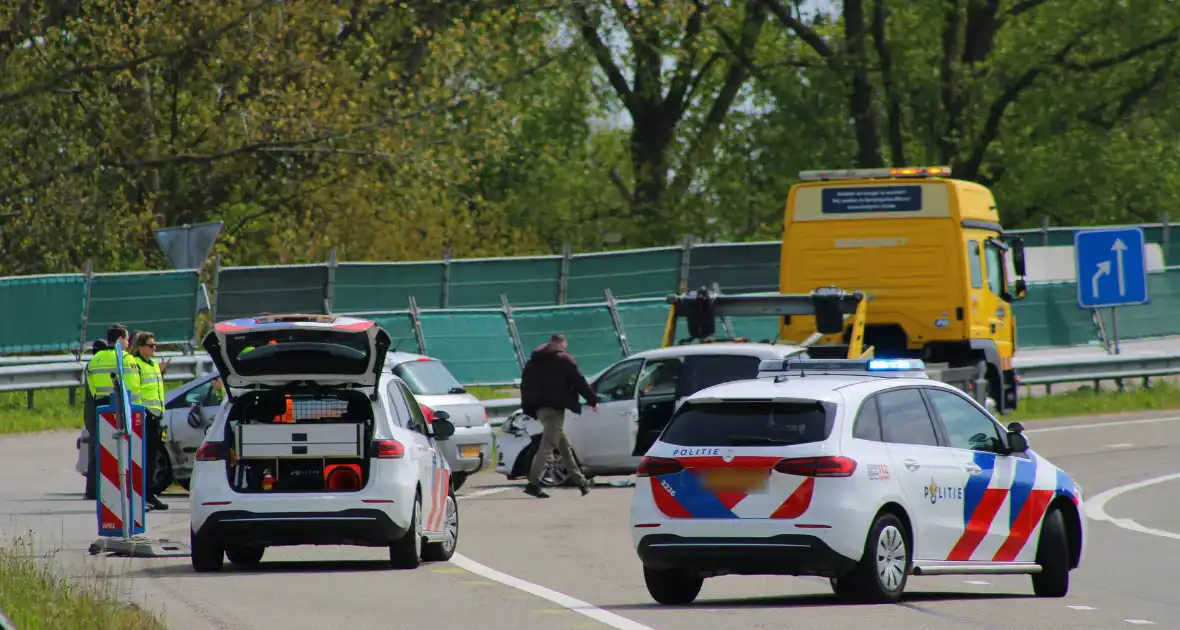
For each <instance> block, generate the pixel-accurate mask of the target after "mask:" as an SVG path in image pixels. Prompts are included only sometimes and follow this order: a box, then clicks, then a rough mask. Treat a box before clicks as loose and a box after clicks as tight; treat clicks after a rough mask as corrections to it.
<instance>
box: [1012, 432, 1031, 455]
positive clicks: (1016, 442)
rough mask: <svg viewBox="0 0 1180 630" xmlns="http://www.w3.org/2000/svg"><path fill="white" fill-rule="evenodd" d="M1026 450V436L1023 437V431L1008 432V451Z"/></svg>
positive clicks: (1019, 451) (1020, 451) (1022, 451)
mask: <svg viewBox="0 0 1180 630" xmlns="http://www.w3.org/2000/svg"><path fill="white" fill-rule="evenodd" d="M1027 450H1028V438H1026V437H1024V434H1023V433H1009V434H1008V452H1009V453H1024V452H1025V451H1027Z"/></svg>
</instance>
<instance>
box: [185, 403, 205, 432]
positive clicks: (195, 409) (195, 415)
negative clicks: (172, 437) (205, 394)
mask: <svg viewBox="0 0 1180 630" xmlns="http://www.w3.org/2000/svg"><path fill="white" fill-rule="evenodd" d="M186 421H187V422H188V425H189V426H190V427H192V428H194V429H200V428H201V427H203V426H205V416H203V415H201V405H200V404H198V403H193V405H192V406H191V407H189V408H188V418H186Z"/></svg>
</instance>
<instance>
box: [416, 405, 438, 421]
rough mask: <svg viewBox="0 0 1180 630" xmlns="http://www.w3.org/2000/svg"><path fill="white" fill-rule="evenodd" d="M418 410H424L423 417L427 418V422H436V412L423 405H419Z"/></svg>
mask: <svg viewBox="0 0 1180 630" xmlns="http://www.w3.org/2000/svg"><path fill="white" fill-rule="evenodd" d="M418 408H419V409H421V410H422V415H424V416H426V421H427V422H434V410H433V409H431V408H430V407H427V406H426V405H423V404H422V403H418Z"/></svg>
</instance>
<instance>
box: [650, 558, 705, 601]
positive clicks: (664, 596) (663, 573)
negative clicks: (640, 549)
mask: <svg viewBox="0 0 1180 630" xmlns="http://www.w3.org/2000/svg"><path fill="white" fill-rule="evenodd" d="M643 581H644V582H646V583H647V592H648V593H650V594H651V598H652V599H654V600H656V601H657V602H659V603H661V604H667V605H671V606H684V605H686V604H691V603H692V602H693V600H695V599H696V598H697V595H699V594H700V592H701V586H702V585H703V584H704V583H705V578H703V577H701V576H699V575H697V574H695V573H692V572H690V571H684V570H682V569H652V568H649V567H643Z"/></svg>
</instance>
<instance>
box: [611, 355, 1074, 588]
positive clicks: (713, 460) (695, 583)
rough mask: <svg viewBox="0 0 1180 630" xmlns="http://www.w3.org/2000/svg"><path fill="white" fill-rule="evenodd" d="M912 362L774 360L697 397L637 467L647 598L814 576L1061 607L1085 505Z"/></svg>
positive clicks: (1013, 427)
mask: <svg viewBox="0 0 1180 630" xmlns="http://www.w3.org/2000/svg"><path fill="white" fill-rule="evenodd" d="M1022 431H1023V427H1021V426H1020V425H1019V423H1015V422H1014V423H1012V424H1010V425H1008V428H1007V429H1004V428H1003V427H1002V426H1001V425H1000V424H999V423H997V422H996V420H995V419H994V418H993V417H992V416H991V415H990V414H988V413H987V411H986V410H985V409H984V408H983V407H981V406H980V405H979V404H978V403H976V402H975V401H973V400H971V399H970V398H968V397H967V396H966V395H964V394H963V392H962V391H960V390H958V389H956V388H954V387H952V386H950V385H947V384H945V383H941V382H937V381H934V380H931V379H930V378H928V377H927V376H926V374H925V372H924V365H923V364H922V362H921V361H918V360H908V359H875V360H812V359H790V358H788V359H786V360H784V361H764V362H763V364H762V365H761V366H760V372H759V377H758V378H756V379H752V380H744V381H736V382H731V383H726V384H722V385H717V386H714V387H711V388H708V389H705V390H702V391H699V392H697V393H696V394H694V395H692V396H691V397H689V398H688V399H687V400H686V401H685V402H684V404H683V405H682V406H681V408H680V409H679V410H678V411H677V412H676V415H675V417H674V418H673V419H672V421H671V422H670V423H669V424H668V426H667V428H666V429H665V430H664V432H663V433H662V434H661V435H660V437H659V439H658V441H657V442H656V443H655V444H654V445H653V446H652V448H651V449H650V450H649V451H648V452H647V455H646V456H645V457H644V458H643V460H642V463H641V464H640V466H639V470H638V475H639V477H640V479H639V483H637V484H636V492H635V496H634V499H633V502H632V506H631V525H632V530H631V531H632V538H633V543H634V546H635V549H636V552H637V554H638V556H639V559H640V561H641V562H642V563H643V573H644V578H645V581H646V583H647V588H648V591H649V593H650V594H651V596H652V598H653V599H655V600H656V601H657V602H660V603H662V604H687V603H689V602H691V601H693V600H694V599H696V597H697V595H698V593H699V592H700V589H701V585H702V583H703V581H704V579H705V578H706V577H714V576H720V575H727V574H736V575H812V576H822V577H827V578H830V582H831V586H832V589H833V590H834V591H835V593H836V594H837V595H838V596H840V597H843V598H847V599H854V600H859V601H868V602H891V601H897V600H898V599H900V598H901V596H902V592H903V590H904V589H905V586H906V581H907V578H908V577H909V576H911V575H915V576H923V575H950V574H957V575H967V574H1028V575H1031V576H1032V586H1033V591H1034V592H1035V593H1036V595H1038V596H1042V597H1063V596H1065V594H1066V592H1067V591H1068V589H1069V572H1070V571H1071V570H1072V569H1075V568H1077V567H1078V566H1079V564H1080V562H1081V559H1082V550H1083V541H1084V539H1085V521H1084V520H1083V519H1082V518H1081V516H1080V515H1081V514H1082V513H1083V508H1082V491H1081V488H1080V487H1079V486H1078V485H1077V483H1075V482H1074V480H1073V479H1072V478H1071V477H1070V476H1069V475H1068V474H1066V473H1065V472H1064V471H1062V470H1060V469H1059V468H1057V467H1055V466H1054V465H1053V464H1051V463H1050V462H1048V461H1047V460H1045V459H1044V458H1042V457H1040V456H1038V455H1037V454H1036V453H1035V452H1034V451H1032V450H1030V449H1029V446H1028V441H1027V439H1026V438H1025V436H1024V435H1023V434H1022Z"/></svg>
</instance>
